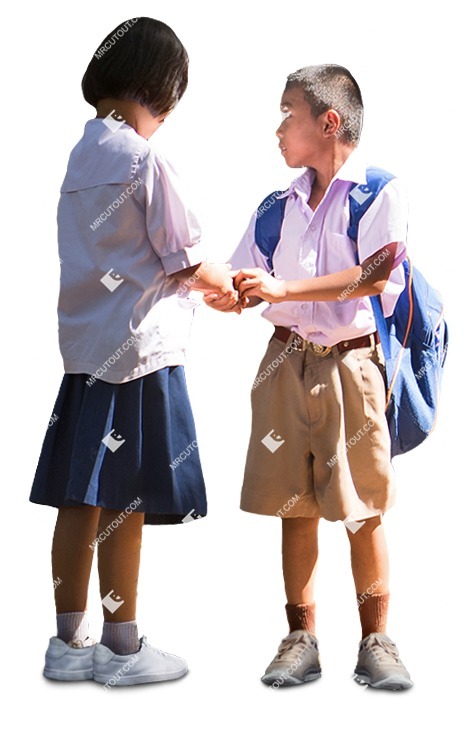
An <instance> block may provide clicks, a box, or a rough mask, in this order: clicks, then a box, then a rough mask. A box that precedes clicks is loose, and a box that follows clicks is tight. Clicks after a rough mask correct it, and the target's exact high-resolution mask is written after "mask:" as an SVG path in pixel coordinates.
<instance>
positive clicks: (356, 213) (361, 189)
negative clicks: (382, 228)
mask: <svg viewBox="0 0 467 731" xmlns="http://www.w3.org/2000/svg"><path fill="white" fill-rule="evenodd" d="M394 177H395V176H394V175H392V173H388V172H387V171H386V170H383V169H382V168H377V167H369V168H367V170H366V184H365V183H363V184H361V185H357V184H355V185H354V186H352V188H351V189H350V191H349V213H350V216H349V227H348V229H347V235H348V237H349V238H351V239H352V241H354V242H355V246H356V249H355V257H356V261H357V264H359V263H360V259H359V256H358V246H357V241H358V226H359V223H360V221H361V219H362V217H363V216H364V215H365V213H366V212H367V210H368V209H369V207H370V206H371V204H372V203H373V202H374V200H375V199H376V197H377V196H378V194H379V193H380V192H381V191H382V189H383V188H384V186H385V185H387V183H389V181H390V180H393V178H394ZM370 300H371V305H372V307H373V314H374V317H375V322H376V329H377V330H378V333H379V336H380V338H381V345H382V347H383V352H384V355H385V357H386V358H388V357H389V350H390V349H389V334H388V330H387V326H386V320H385V317H384V313H383V304H382V302H381V296H379V295H375V296H373V297H370Z"/></svg>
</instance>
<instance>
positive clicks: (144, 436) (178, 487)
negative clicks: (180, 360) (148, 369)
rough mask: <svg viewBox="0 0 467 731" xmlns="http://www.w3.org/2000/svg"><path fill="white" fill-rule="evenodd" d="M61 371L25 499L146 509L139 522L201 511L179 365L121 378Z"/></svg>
mask: <svg viewBox="0 0 467 731" xmlns="http://www.w3.org/2000/svg"><path fill="white" fill-rule="evenodd" d="M89 378H90V376H88V375H86V374H79V375H72V374H65V376H64V377H63V381H62V384H61V387H60V391H59V394H58V397H57V400H56V402H55V406H54V409H53V413H52V417H51V419H50V421H49V426H48V429H47V433H46V435H45V439H44V443H43V446H42V451H41V455H40V458H39V463H38V466H37V470H36V475H35V478H34V483H33V486H32V490H31V495H30V498H29V499H30V500H31V502H33V503H39V504H41V505H51V506H54V507H61V506H64V505H83V504H86V505H96V506H100V507H103V508H109V509H112V510H124V509H125V508H127V509H128V510H129V511H132V510H135V511H137V512H144V514H145V520H144V522H145V523H149V524H161V523H188V522H191V520H194V519H195V518H198V517H202V516H205V515H206V513H207V505H206V490H205V485H204V479H203V473H202V470H201V464H200V459H199V450H198V443H197V440H196V431H195V424H194V420H193V414H192V411H191V406H190V401H189V398H188V392H187V388H186V381H185V373H184V369H183V366H173V367H168V368H163V369H161V370H159V371H155V372H154V373H149V374H148V375H147V376H143V377H142V378H137V379H135V380H133V381H128V382H127V383H119V384H113V383H106V382H104V381H96V382H95V383H93V384H92V385H90V386H89V385H87V383H86V380H87V379H89Z"/></svg>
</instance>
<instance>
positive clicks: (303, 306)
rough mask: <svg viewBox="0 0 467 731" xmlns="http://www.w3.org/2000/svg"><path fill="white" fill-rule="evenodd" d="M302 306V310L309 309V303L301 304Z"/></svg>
mask: <svg viewBox="0 0 467 731" xmlns="http://www.w3.org/2000/svg"><path fill="white" fill-rule="evenodd" d="M300 307H301V308H302V310H307V309H308V305H305V304H303V305H300Z"/></svg>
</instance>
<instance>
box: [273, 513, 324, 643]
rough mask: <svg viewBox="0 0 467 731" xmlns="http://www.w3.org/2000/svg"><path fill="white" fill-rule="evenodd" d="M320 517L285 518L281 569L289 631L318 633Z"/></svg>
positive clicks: (283, 520) (283, 522) (283, 521)
mask: <svg viewBox="0 0 467 731" xmlns="http://www.w3.org/2000/svg"><path fill="white" fill-rule="evenodd" d="M318 523H319V518H283V519H282V569H283V573H284V583H285V593H286V596H287V606H286V612H287V618H288V621H289V627H290V631H291V632H293V631H294V630H297V629H305V630H307V631H308V632H311V634H313V635H314V634H315V603H314V587H315V576H316V565H317V561H318Z"/></svg>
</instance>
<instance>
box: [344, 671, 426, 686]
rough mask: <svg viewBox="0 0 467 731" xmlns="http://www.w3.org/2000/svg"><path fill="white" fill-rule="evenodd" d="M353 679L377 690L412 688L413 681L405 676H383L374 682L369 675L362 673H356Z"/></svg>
mask: <svg viewBox="0 0 467 731" xmlns="http://www.w3.org/2000/svg"><path fill="white" fill-rule="evenodd" d="M354 680H355V682H356V683H359V684H360V685H369V686H370V687H371V688H377V689H378V690H408V689H409V688H412V686H413V683H412V681H411V680H407V679H406V678H397V677H395V678H385V679H383V680H378V681H377V682H376V683H372V682H371V681H370V677H369V676H368V675H365V674H364V673H356V674H355V675H354Z"/></svg>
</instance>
